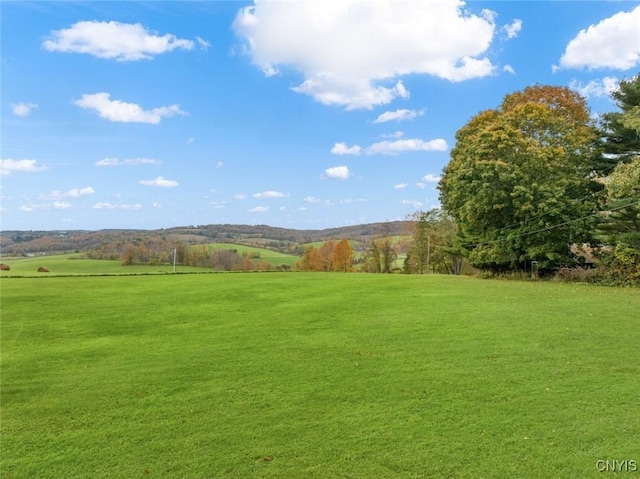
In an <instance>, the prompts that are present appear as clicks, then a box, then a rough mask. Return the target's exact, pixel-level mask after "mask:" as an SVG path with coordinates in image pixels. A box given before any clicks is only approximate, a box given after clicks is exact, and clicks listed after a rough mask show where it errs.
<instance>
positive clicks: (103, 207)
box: [92, 202, 142, 210]
mask: <svg viewBox="0 0 640 479" xmlns="http://www.w3.org/2000/svg"><path fill="white" fill-rule="evenodd" d="M92 208H94V209H96V210H139V209H141V208H142V205H141V204H138V203H136V204H135V205H127V204H119V205H114V204H111V203H103V202H100V203H96V204H95V205H93V207H92Z"/></svg>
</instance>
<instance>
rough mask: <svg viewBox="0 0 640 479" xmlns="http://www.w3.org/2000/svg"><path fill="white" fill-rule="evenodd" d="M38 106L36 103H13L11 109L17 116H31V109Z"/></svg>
mask: <svg viewBox="0 0 640 479" xmlns="http://www.w3.org/2000/svg"><path fill="white" fill-rule="evenodd" d="M37 108H38V105H36V104H35V103H13V104H12V105H11V111H13V114H14V115H16V116H23V117H24V116H29V115H30V114H31V111H33V110H35V109H37Z"/></svg>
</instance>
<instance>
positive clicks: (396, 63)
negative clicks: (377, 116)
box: [233, 0, 496, 109]
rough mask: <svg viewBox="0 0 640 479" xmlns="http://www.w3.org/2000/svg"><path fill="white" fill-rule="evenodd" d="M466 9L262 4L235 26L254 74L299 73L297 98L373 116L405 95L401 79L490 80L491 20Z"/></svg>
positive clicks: (457, 2)
mask: <svg viewBox="0 0 640 479" xmlns="http://www.w3.org/2000/svg"><path fill="white" fill-rule="evenodd" d="M470 10H471V9H470V8H469V7H467V6H465V4H464V2H463V1H461V0H441V1H438V2H431V1H429V2H426V1H425V2H398V1H396V0H378V1H375V2H373V1H369V2H363V1H361V0H342V1H339V2H334V1H326V0H306V1H301V2H283V1H281V0H261V1H260V2H257V1H256V2H255V3H254V5H252V6H249V7H246V8H243V9H241V10H240V11H239V12H238V14H237V16H236V19H235V21H234V25H233V27H234V30H235V32H236V34H237V35H238V36H239V37H240V38H242V39H244V40H245V50H246V51H247V52H248V54H250V55H251V58H252V60H253V63H254V64H255V65H256V66H257V67H258V68H260V69H261V70H263V71H264V72H269V73H271V72H274V71H276V70H277V68H278V67H281V68H290V69H291V70H295V71H297V72H300V73H302V75H303V76H304V81H303V82H302V83H301V84H300V85H299V86H297V87H294V88H293V90H294V91H296V92H299V93H305V94H307V95H310V96H312V97H313V98H314V99H316V100H317V101H320V102H322V103H324V104H327V105H342V106H345V107H346V108H347V109H354V108H369V109H370V108H372V107H373V106H375V105H382V104H388V103H390V102H391V101H393V100H394V99H395V98H407V97H408V96H409V92H408V91H407V89H406V88H405V87H404V85H403V84H402V82H401V81H398V78H399V77H401V76H403V75H408V74H427V75H432V76H435V77H439V78H443V79H446V80H450V81H463V80H467V79H471V78H480V77H485V76H487V75H491V74H492V73H493V72H494V66H493V65H492V63H491V61H490V60H489V58H488V57H487V53H488V51H489V48H490V46H491V42H492V40H493V38H494V34H495V30H496V28H495V22H494V17H495V14H493V12H490V11H488V10H485V11H483V12H481V13H480V14H474V13H470Z"/></svg>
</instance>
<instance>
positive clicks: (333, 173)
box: [323, 166, 350, 180]
mask: <svg viewBox="0 0 640 479" xmlns="http://www.w3.org/2000/svg"><path fill="white" fill-rule="evenodd" d="M349 175H350V172H349V168H347V167H346V166H334V167H333V168H327V169H326V170H324V175H323V178H331V179H335V180H346V179H348V178H349Z"/></svg>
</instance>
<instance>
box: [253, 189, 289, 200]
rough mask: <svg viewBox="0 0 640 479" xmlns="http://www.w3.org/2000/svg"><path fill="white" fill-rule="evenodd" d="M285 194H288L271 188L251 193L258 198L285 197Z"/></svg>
mask: <svg viewBox="0 0 640 479" xmlns="http://www.w3.org/2000/svg"><path fill="white" fill-rule="evenodd" d="M286 196H289V195H286V194H284V193H281V192H280V191H272V190H269V191H263V192H262V193H255V194H254V195H253V197H254V198H260V199H265V198H266V199H273V198H285V197H286Z"/></svg>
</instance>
